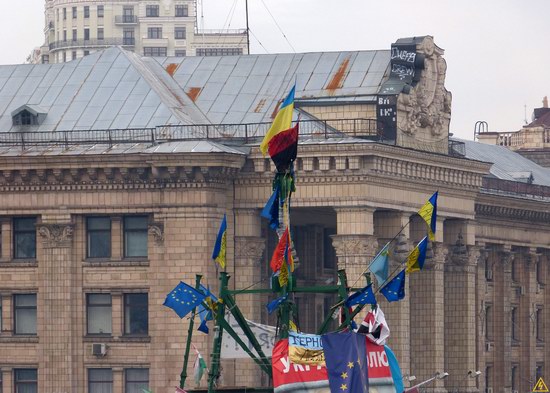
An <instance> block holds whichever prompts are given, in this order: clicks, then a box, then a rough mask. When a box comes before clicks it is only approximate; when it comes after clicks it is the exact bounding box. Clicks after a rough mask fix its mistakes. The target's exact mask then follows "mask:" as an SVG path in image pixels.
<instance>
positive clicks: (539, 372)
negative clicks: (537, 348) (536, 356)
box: [535, 363, 544, 381]
mask: <svg viewBox="0 0 550 393" xmlns="http://www.w3.org/2000/svg"><path fill="white" fill-rule="evenodd" d="M543 369H544V365H543V364H542V363H537V368H536V370H535V381H538V380H539V379H540V378H542V374H543Z"/></svg>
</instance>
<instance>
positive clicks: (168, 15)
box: [29, 0, 247, 63]
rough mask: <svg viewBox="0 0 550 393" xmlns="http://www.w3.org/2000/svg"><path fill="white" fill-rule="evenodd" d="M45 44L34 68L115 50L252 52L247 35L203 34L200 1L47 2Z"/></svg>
mask: <svg viewBox="0 0 550 393" xmlns="http://www.w3.org/2000/svg"><path fill="white" fill-rule="evenodd" d="M44 33H45V41H44V45H43V46H42V47H41V48H40V54H39V55H37V54H35V51H33V55H32V56H31V57H30V58H29V61H30V62H33V63H62V62H66V61H70V60H75V59H78V58H81V57H83V56H86V55H89V54H90V53H92V52H95V51H97V50H101V49H105V48H107V47H110V46H122V47H123V48H124V49H127V50H131V51H133V52H136V53H138V54H139V55H142V56H155V57H165V56H174V57H183V56H195V55H198V56H220V55H241V54H246V53H247V38H246V30H244V29H241V30H223V31H222V30H199V29H198V25H197V6H196V1H195V0H162V1H160V0H152V1H149V0H148V1H143V0H134V1H128V0H114V1H105V0H88V1H82V0H46V8H45V29H44Z"/></svg>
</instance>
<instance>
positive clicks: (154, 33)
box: [147, 26, 162, 40]
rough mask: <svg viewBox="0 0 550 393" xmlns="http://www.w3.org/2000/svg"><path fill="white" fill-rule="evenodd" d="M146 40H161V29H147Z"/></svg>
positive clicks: (155, 27)
mask: <svg viewBox="0 0 550 393" xmlns="http://www.w3.org/2000/svg"><path fill="white" fill-rule="evenodd" d="M147 38H148V39H150V40H159V39H162V27H159V26H153V27H147Z"/></svg>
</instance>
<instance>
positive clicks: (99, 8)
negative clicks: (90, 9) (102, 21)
mask: <svg viewBox="0 0 550 393" xmlns="http://www.w3.org/2000/svg"><path fill="white" fill-rule="evenodd" d="M104 16H105V9H104V8H103V6H102V5H98V6H97V17H98V18H103V17H104Z"/></svg>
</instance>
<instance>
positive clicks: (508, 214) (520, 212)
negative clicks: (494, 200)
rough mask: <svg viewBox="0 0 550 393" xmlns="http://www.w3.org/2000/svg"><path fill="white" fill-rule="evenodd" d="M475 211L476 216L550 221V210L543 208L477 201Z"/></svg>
mask: <svg viewBox="0 0 550 393" xmlns="http://www.w3.org/2000/svg"><path fill="white" fill-rule="evenodd" d="M533 207H534V206H533ZM475 212H476V216H483V217H489V218H494V217H499V218H504V219H509V220H513V221H518V220H520V221H526V222H533V221H536V222H543V223H550V211H547V212H545V211H541V210H529V209H516V208H513V207H507V206H503V205H485V204H481V203H476V205H475Z"/></svg>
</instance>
